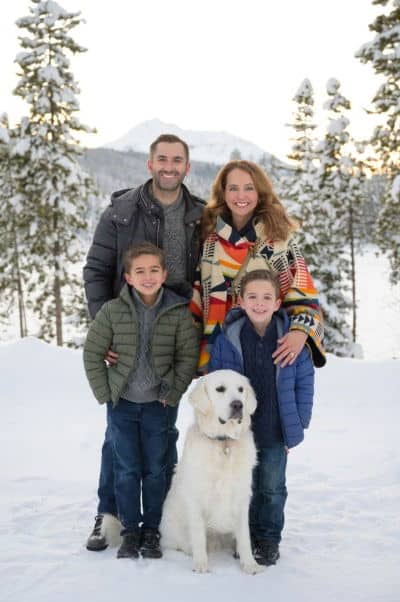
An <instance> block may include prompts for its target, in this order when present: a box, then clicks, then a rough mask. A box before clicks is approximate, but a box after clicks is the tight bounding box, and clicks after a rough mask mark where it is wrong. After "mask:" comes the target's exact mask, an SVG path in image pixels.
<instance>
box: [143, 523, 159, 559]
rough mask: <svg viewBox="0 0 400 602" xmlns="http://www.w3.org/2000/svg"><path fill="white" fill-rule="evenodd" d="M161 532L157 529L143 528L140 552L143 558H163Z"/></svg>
mask: <svg viewBox="0 0 400 602" xmlns="http://www.w3.org/2000/svg"><path fill="white" fill-rule="evenodd" d="M160 537H161V536H160V533H159V532H158V530H157V529H143V530H142V543H141V545H140V553H141V554H142V556H143V558H161V557H162V552H161V547H160Z"/></svg>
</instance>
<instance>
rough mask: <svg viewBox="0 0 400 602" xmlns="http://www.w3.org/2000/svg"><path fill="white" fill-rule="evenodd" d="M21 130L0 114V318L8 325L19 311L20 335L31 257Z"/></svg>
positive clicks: (23, 327)
mask: <svg viewBox="0 0 400 602" xmlns="http://www.w3.org/2000/svg"><path fill="white" fill-rule="evenodd" d="M19 135H20V132H19V131H18V130H17V129H16V128H15V129H14V130H13V129H11V128H10V125H9V122H8V116H7V115H6V114H5V113H4V114H3V115H1V116H0V207H1V210H0V231H1V233H2V236H1V240H0V298H1V306H0V319H1V321H2V323H3V324H4V325H7V326H9V324H10V318H11V316H12V314H13V313H14V310H15V308H17V310H18V319H19V320H18V321H19V332H20V336H21V337H25V336H26V335H27V334H28V330H27V320H26V298H25V278H26V274H27V272H28V270H29V263H30V257H29V254H28V255H27V254H26V253H25V251H24V245H25V243H26V239H27V234H28V231H29V224H28V220H27V216H26V214H25V212H24V211H23V205H22V203H21V195H19V194H18V169H19V165H18V164H19V158H18V153H17V152H16V148H17V145H18V144H17V143H18V142H19Z"/></svg>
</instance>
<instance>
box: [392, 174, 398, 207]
mask: <svg viewBox="0 0 400 602" xmlns="http://www.w3.org/2000/svg"><path fill="white" fill-rule="evenodd" d="M391 195H392V199H393V201H394V202H397V201H398V200H399V198H400V175H398V176H396V177H395V178H394V180H393V182H392V190H391Z"/></svg>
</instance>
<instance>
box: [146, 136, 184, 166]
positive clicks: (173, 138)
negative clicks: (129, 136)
mask: <svg viewBox="0 0 400 602" xmlns="http://www.w3.org/2000/svg"><path fill="white" fill-rule="evenodd" d="M160 142H167V143H168V144H176V143H178V144H182V146H183V148H184V150H185V155H186V161H188V162H189V146H188V144H187V143H186V142H185V141H184V140H181V138H179V137H178V136H175V134H161V135H160V136H158V138H156V139H155V140H154V142H152V143H151V144H150V157H153V155H154V153H155V152H156V148H157V145H158V144H159V143H160Z"/></svg>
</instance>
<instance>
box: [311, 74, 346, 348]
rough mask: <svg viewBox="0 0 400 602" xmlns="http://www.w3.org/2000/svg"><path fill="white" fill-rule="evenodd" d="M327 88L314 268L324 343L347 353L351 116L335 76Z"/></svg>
mask: <svg viewBox="0 0 400 602" xmlns="http://www.w3.org/2000/svg"><path fill="white" fill-rule="evenodd" d="M327 92H328V97H329V98H328V100H327V102H326V103H325V105H324V108H325V109H327V110H328V111H329V122H328V127H327V131H326V135H325V138H324V140H323V141H321V142H320V144H319V145H318V153H319V158H320V166H319V176H318V187H319V194H320V200H319V207H318V221H319V229H318V234H317V240H318V243H319V249H318V265H317V269H316V272H317V283H318V284H319V290H320V298H321V304H322V309H323V311H324V317H325V337H326V338H325V345H326V348H327V350H328V351H331V352H333V353H335V354H337V355H350V354H351V345H350V341H351V333H350V329H349V327H348V324H347V319H346V318H347V316H348V313H349V310H350V307H351V303H350V299H349V297H348V292H349V279H350V273H351V270H350V267H351V266H350V261H349V254H348V251H347V249H346V245H347V243H348V202H349V198H348V189H349V182H350V179H351V172H350V171H349V165H348V163H347V161H346V155H345V150H344V149H345V145H346V144H347V143H348V142H349V133H348V131H347V127H348V125H349V120H348V119H347V117H346V116H345V115H344V112H345V111H347V110H348V109H350V102H349V101H348V100H347V99H346V98H345V97H344V96H343V95H342V94H341V93H340V83H339V82H338V81H337V80H336V79H333V78H332V79H330V80H329V81H328V84H327Z"/></svg>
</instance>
